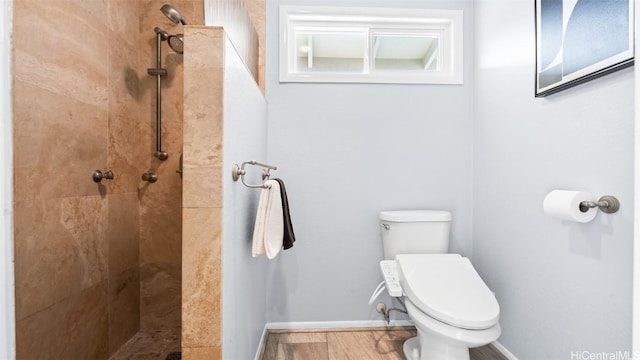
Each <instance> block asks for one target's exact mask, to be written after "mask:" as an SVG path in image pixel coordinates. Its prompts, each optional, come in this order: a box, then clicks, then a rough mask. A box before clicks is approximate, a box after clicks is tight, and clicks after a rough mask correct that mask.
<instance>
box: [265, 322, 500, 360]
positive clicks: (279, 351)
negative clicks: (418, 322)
mask: <svg viewBox="0 0 640 360" xmlns="http://www.w3.org/2000/svg"><path fill="white" fill-rule="evenodd" d="M415 335H416V331H415V328H413V327H394V328H389V329H385V328H376V329H339V330H291V331H290V330H286V331H285V330H271V331H269V334H268V335H267V339H266V343H265V346H264V347H263V353H262V357H261V358H260V359H261V360H405V359H404V355H403V354H402V344H403V343H404V341H405V340H406V339H408V338H410V337H413V336H415ZM470 356H471V360H507V359H506V358H505V357H504V356H503V355H502V354H500V352H498V351H497V350H496V349H495V348H494V347H493V346H491V345H487V346H483V347H480V348H475V349H471V351H470Z"/></svg>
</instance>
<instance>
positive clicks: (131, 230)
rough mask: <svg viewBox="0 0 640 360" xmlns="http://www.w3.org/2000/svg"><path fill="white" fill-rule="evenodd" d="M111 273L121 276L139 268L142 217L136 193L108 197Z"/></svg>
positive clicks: (108, 237) (108, 236)
mask: <svg viewBox="0 0 640 360" xmlns="http://www.w3.org/2000/svg"><path fill="white" fill-rule="evenodd" d="M107 202H108V207H109V210H108V219H109V221H108V223H107V224H108V231H107V232H106V233H107V239H108V244H109V256H108V257H109V273H110V274H119V273H121V272H123V271H125V270H128V269H130V268H133V267H138V260H139V253H140V217H139V210H138V203H139V202H138V197H137V196H136V194H135V193H126V194H113V195H111V194H110V195H107Z"/></svg>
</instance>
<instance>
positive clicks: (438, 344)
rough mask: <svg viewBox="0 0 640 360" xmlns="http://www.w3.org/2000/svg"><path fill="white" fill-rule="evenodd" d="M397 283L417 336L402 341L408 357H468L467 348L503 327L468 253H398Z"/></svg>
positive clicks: (412, 359)
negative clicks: (464, 254)
mask: <svg viewBox="0 0 640 360" xmlns="http://www.w3.org/2000/svg"><path fill="white" fill-rule="evenodd" d="M396 261H397V262H398V270H399V278H400V284H401V286H402V289H403V291H404V293H405V294H406V297H405V305H406V307H407V310H408V313H409V316H410V317H411V319H412V320H413V321H414V324H415V325H416V328H417V330H418V336H416V337H415V338H412V339H409V340H408V341H407V342H405V344H404V346H403V350H404V354H405V357H406V358H407V359H408V360H468V359H469V348H470V347H478V346H483V345H486V344H489V343H491V342H493V341H495V340H497V339H498V337H499V336H500V333H501V329H500V324H499V323H498V318H499V312H500V310H499V306H498V302H497V301H496V299H495V296H494V295H493V293H492V292H491V291H490V290H489V288H488V287H487V286H486V285H485V284H484V282H483V281H482V279H481V278H480V276H479V275H478V274H477V273H476V271H475V269H474V268H473V266H472V265H471V263H470V262H469V260H468V259H467V258H463V257H461V256H460V255H457V254H418V255H414V254H411V255H397V256H396Z"/></svg>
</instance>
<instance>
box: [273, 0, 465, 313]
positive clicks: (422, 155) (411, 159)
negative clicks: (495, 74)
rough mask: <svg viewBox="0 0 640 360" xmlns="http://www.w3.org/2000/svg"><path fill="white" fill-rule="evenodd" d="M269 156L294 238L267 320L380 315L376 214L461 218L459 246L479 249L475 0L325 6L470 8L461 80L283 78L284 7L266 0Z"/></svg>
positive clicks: (456, 233) (456, 229)
mask: <svg viewBox="0 0 640 360" xmlns="http://www.w3.org/2000/svg"><path fill="white" fill-rule="evenodd" d="M266 3H267V4H266V6H267V8H266V24H267V31H266V52H267V54H266V66H267V67H266V94H267V100H268V102H269V107H268V111H269V127H268V154H269V161H270V162H271V163H273V164H275V165H277V166H278V170H277V175H278V176H279V177H282V178H283V180H284V181H285V183H286V185H287V190H288V193H289V201H290V206H291V216H292V221H293V225H294V229H295V233H296V238H297V242H296V243H295V246H294V247H293V248H292V249H291V250H286V251H284V252H282V253H281V254H280V255H279V256H278V257H277V258H276V259H275V260H273V261H272V262H271V263H270V264H269V266H268V270H269V278H268V284H269V285H268V289H267V321H269V322H289V321H335V320H342V321H348V320H372V319H380V316H379V314H377V313H376V312H375V309H374V308H373V306H369V305H367V301H368V300H369V297H370V296H371V293H372V292H373V290H374V288H375V286H376V285H377V284H378V283H379V282H380V281H381V275H380V271H379V268H378V262H379V261H380V260H381V259H382V242H381V241H382V240H381V237H380V231H379V225H378V213H379V211H381V210H393V209H422V208H434V209H446V210H450V211H452V212H453V219H454V220H453V230H452V236H453V238H452V244H451V250H452V251H455V252H460V253H463V254H469V253H470V251H471V206H470V202H471V198H472V193H471V191H472V179H471V175H472V162H471V160H472V156H471V151H472V115H473V112H472V95H473V93H472V91H473V76H472V69H473V67H472V66H473V48H472V47H471V44H472V41H471V39H472V38H473V32H472V29H473V21H472V19H473V15H472V2H471V1H470V0H467V1H417V0H414V1H393V2H390V1H323V2H322V5H328V6H331V5H340V6H381V7H384V6H386V7H389V6H392V7H420V8H450V9H462V10H464V12H465V13H464V21H465V23H464V26H465V49H464V51H465V68H464V71H465V84H464V85H453V86H452V85H382V84H366V85H362V84H300V83H298V84H292V83H286V84H285V83H282V84H281V83H279V82H278V7H279V5H281V4H282V5H284V4H317V2H316V1H284V0H274V1H271V0H270V1H267V2H266Z"/></svg>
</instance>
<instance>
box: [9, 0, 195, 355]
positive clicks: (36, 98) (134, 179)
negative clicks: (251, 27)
mask: <svg viewBox="0 0 640 360" xmlns="http://www.w3.org/2000/svg"><path fill="white" fill-rule="evenodd" d="M162 4H164V2H163V1H130V0H95V1H83V0H61V1H42V0H15V1H14V3H13V7H14V15H13V22H14V23H13V26H14V28H13V49H12V62H13V69H12V71H13V89H12V91H13V94H12V99H13V100H12V101H13V129H14V137H13V144H14V149H13V151H14V174H13V175H14V213H15V216H14V234H15V236H14V242H15V277H16V335H17V357H18V359H51V358H69V359H76V358H78V359H79V358H86V359H105V358H107V356H108V355H109V354H111V353H113V352H114V351H115V350H116V349H117V348H118V347H119V346H120V345H122V344H123V343H124V342H125V341H126V340H127V339H129V338H130V337H131V336H132V335H133V334H135V332H136V331H138V329H139V328H140V326H141V325H142V326H144V327H146V328H163V327H175V326H178V327H179V326H180V263H181V225H180V222H181V180H180V176H179V175H178V174H176V173H175V170H176V169H177V168H178V159H179V156H180V152H181V148H182V106H181V101H182V72H181V71H182V70H181V66H182V57H181V56H180V55H176V54H174V53H172V52H170V50H168V46H167V45H166V44H164V45H163V52H164V56H165V57H164V59H163V60H164V65H165V66H166V67H167V69H168V71H169V72H170V75H169V76H167V78H166V80H165V82H164V92H165V94H163V97H164V99H165V100H164V103H163V110H164V115H163V120H164V124H163V130H164V131H163V132H164V134H163V135H164V139H163V140H164V141H165V142H164V143H165V145H166V149H167V151H169V153H170V158H169V160H167V161H166V162H160V161H159V160H157V159H155V158H154V157H153V156H152V155H153V151H154V149H155V105H154V103H153V101H154V100H155V95H154V94H155V81H154V78H153V77H152V76H149V75H148V74H147V72H146V69H147V68H149V67H153V66H154V61H155V42H154V39H155V35H154V32H153V28H154V27H155V26H160V27H162V28H164V29H165V30H167V31H169V32H170V33H172V34H173V33H177V32H182V27H181V26H178V25H174V24H173V23H171V22H170V21H169V20H168V19H166V17H164V15H162V13H161V12H160V11H159V8H160V6H161V5H162ZM173 5H175V6H176V7H178V8H179V9H180V11H181V12H183V14H184V15H185V17H186V18H187V19H189V20H190V21H191V22H193V23H198V22H200V23H202V22H203V15H202V1H186V0H185V1H177V2H174V3H173ZM107 168H108V169H111V170H112V171H113V172H114V174H115V179H114V180H103V182H102V183H101V184H96V183H94V182H93V181H92V179H91V173H92V172H93V170H96V169H100V170H105V169H107ZM147 171H153V172H156V173H158V175H159V177H160V180H159V181H158V182H157V183H156V184H147V183H145V182H142V181H141V180H140V176H141V174H142V173H143V172H147Z"/></svg>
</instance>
